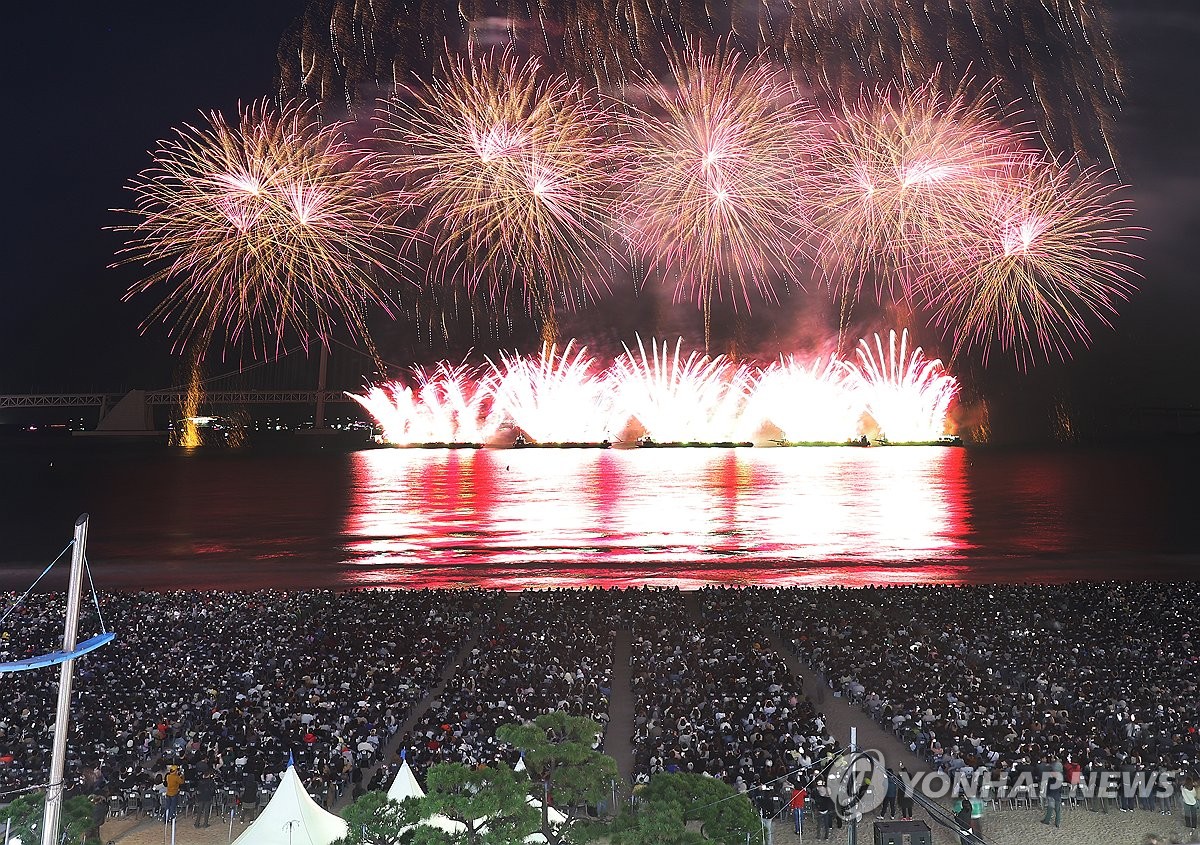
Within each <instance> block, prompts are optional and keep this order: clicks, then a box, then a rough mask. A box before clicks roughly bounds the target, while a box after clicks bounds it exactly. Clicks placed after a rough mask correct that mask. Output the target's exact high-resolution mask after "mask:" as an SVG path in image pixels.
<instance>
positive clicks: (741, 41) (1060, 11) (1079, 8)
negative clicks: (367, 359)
mask: <svg viewBox="0 0 1200 845" xmlns="http://www.w3.org/2000/svg"><path fill="white" fill-rule="evenodd" d="M1109 29H1110V27H1109V23H1108V21H1107V19H1106V14H1105V8H1104V4H1103V3H1102V2H1100V0H1042V2H1025V3H998V2H995V0H931V2H923V3H913V2H910V0H796V2H794V3H790V4H778V3H757V4H745V3H739V4H736V6H735V5H734V4H733V3H732V2H729V0H704V2H701V0H682V2H673V3H667V4H664V3H660V2H657V0H655V2H650V1H649V0H565V2H562V3H557V4H545V3H541V4H508V5H506V6H501V7H498V6H496V4H494V3H493V2H491V0H462V2H460V3H456V4H454V5H453V6H450V5H449V4H447V3H446V2H445V0H406V2H403V3H401V2H398V0H374V1H373V2H371V3H362V2H358V0H331V2H325V3H310V4H308V7H307V9H306V11H305V13H304V15H303V16H302V18H301V19H300V20H299V21H297V23H296V25H295V27H293V29H292V30H291V31H290V32H288V33H287V35H285V37H284V38H283V40H282V42H281V44H280V50H279V56H280V80H281V88H282V90H283V92H284V94H285V96H295V95H300V94H303V95H305V96H310V97H314V98H319V99H321V100H323V101H329V102H333V103H335V104H337V105H338V107H339V108H341V107H343V106H349V107H350V109H351V111H352V112H353V111H354V110H355V108H357V107H359V106H360V105H362V103H361V99H362V95H363V94H366V93H370V92H374V91H375V90H376V89H377V86H378V84H380V82H384V83H389V82H391V81H392V80H399V79H405V78H408V77H409V76H410V75H411V74H412V73H414V72H415V73H418V74H421V75H425V74H427V73H428V71H429V70H430V69H431V65H432V64H433V63H434V62H436V59H437V55H438V52H439V50H440V49H441V45H442V44H443V40H444V39H448V40H449V41H450V43H452V44H453V45H455V47H456V48H457V49H465V47H466V46H468V45H469V44H472V43H473V44H476V45H479V44H495V43H497V42H502V43H510V44H513V45H514V46H516V47H517V48H518V49H520V51H521V52H522V53H529V54H532V55H537V56H540V57H541V58H542V60H543V61H544V62H546V64H547V65H548V66H549V67H550V68H551V69H552V70H554V71H555V72H563V73H566V74H568V75H569V76H570V77H571V78H573V79H580V80H587V81H588V83H589V84H594V85H596V86H599V87H602V88H605V89H606V90H612V91H615V90H619V89H621V88H624V87H625V86H626V85H627V84H628V83H629V82H630V81H631V80H632V79H633V77H634V76H636V71H635V69H637V68H650V69H651V70H652V71H653V72H655V73H657V74H660V75H661V74H662V73H664V72H665V70H666V64H667V58H668V56H669V55H670V54H671V52H672V51H674V50H678V49H679V48H680V47H681V46H682V45H685V44H686V45H690V46H691V47H693V48H694V47H696V46H697V45H702V46H704V47H705V48H706V49H708V48H711V47H712V46H714V45H715V44H716V43H717V42H718V41H719V40H721V39H723V38H733V39H734V40H735V41H736V42H737V44H738V45H739V46H740V48H741V49H743V50H744V51H745V52H747V53H750V54H759V53H762V54H764V55H767V56H769V57H770V58H771V59H772V60H773V61H775V62H777V63H779V64H782V65H784V66H786V67H787V68H788V70H789V72H790V73H791V75H792V77H793V78H794V79H795V80H796V81H797V83H799V84H800V85H802V86H803V87H804V88H805V89H806V90H809V91H812V92H814V96H816V97H822V96H823V97H825V98H827V99H828V100H829V101H832V102H836V101H837V100H838V99H839V98H841V97H844V96H847V95H851V96H852V95H853V93H854V92H855V91H857V89H858V88H859V87H860V86H861V85H862V84H864V83H866V84H868V85H879V86H887V85H900V86H903V87H908V86H910V85H911V84H912V83H913V81H914V80H924V79H929V78H930V77H931V76H933V75H934V73H935V71H936V70H937V69H938V68H939V67H941V68H943V70H944V73H943V78H944V79H945V80H946V83H947V88H946V90H947V91H949V90H952V89H953V87H954V86H955V85H956V84H957V82H958V80H961V79H963V78H964V77H967V76H972V75H973V76H976V77H978V78H984V79H987V78H996V79H998V80H1000V84H1001V91H1002V93H1003V98H1004V100H1005V101H1006V102H1012V101H1015V100H1018V99H1019V100H1022V101H1023V103H1024V106H1023V108H1024V110H1025V111H1027V112H1028V113H1029V114H1030V115H1031V117H1032V118H1033V119H1034V120H1035V121H1036V123H1037V124H1038V128H1039V131H1040V133H1041V134H1042V135H1043V136H1045V138H1046V139H1047V141H1048V143H1049V144H1050V147H1051V148H1052V149H1053V150H1055V151H1056V152H1058V153H1067V154H1075V153H1082V154H1085V155H1086V156H1087V157H1089V158H1090V159H1091V160H1094V161H1115V154H1114V152H1113V150H1112V148H1111V142H1110V138H1111V136H1112V123H1113V116H1114V114H1115V112H1116V111H1117V110H1118V108H1119V100H1120V98H1121V96H1122V90H1121V89H1122V81H1121V76H1120V68H1119V65H1118V63H1117V61H1116V60H1115V58H1114V55H1113V49H1112V46H1111V43H1110V39H1109V34H1108V33H1109ZM371 96H373V93H371ZM366 106H367V107H366V109H365V111H369V103H368V104H366Z"/></svg>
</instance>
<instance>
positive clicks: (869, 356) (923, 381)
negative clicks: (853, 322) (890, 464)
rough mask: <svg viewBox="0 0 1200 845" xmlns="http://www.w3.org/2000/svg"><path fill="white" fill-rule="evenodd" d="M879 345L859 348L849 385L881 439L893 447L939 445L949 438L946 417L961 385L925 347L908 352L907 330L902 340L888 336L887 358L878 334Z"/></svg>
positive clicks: (862, 342)
mask: <svg viewBox="0 0 1200 845" xmlns="http://www.w3.org/2000/svg"><path fill="white" fill-rule="evenodd" d="M874 337H875V344H874V347H872V345H871V343H870V342H869V341H868V340H867V339H866V338H863V339H862V340H860V341H859V342H858V350H857V352H858V361H857V362H856V363H851V364H848V365H847V366H848V368H849V379H850V382H851V384H852V385H853V386H854V389H855V391H856V393H857V394H858V395H859V397H860V398H861V401H862V404H863V407H864V409H865V410H866V413H867V414H869V415H870V416H871V418H872V419H873V420H875V423H876V425H878V426H879V431H880V434H881V435H882V436H883V437H886V438H887V439H888V440H889V441H890V442H893V443H919V442H924V441H930V440H936V439H937V438H938V437H940V436H941V435H942V434H945V433H946V412H947V411H948V410H949V408H950V403H951V401H953V399H954V397H955V396H956V395H957V394H958V381H957V380H956V379H955V378H954V377H953V376H951V375H948V374H947V373H946V372H945V370H944V369H943V367H942V362H941V361H940V360H938V359H928V358H926V357H925V353H924V351H923V350H922V349H921V347H919V346H918V347H916V348H914V349H911V350H910V349H909V345H908V329H904V331H903V332H902V333H901V334H900V336H899V341H900V342H899V344H898V345H897V343H896V341H897V336H896V330H895V329H892V330H891V331H889V332H888V345H887V350H886V352H885V350H884V346H883V340H882V338H880V336H879V335H878V334H876V335H875V336H874Z"/></svg>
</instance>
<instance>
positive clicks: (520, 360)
mask: <svg viewBox="0 0 1200 845" xmlns="http://www.w3.org/2000/svg"><path fill="white" fill-rule="evenodd" d="M574 345H575V341H573V340H572V341H569V342H568V343H567V345H566V346H564V347H563V348H562V351H561V352H560V351H559V350H558V348H557V347H556V346H554V345H552V344H546V345H544V346H543V347H542V353H541V355H539V356H538V357H536V358H526V357H521V356H519V355H501V357H500V362H499V363H495V362H492V361H489V362H488V363H489V364H490V367H491V372H490V373H489V375H488V390H489V391H490V392H491V394H492V396H493V397H494V398H493V403H494V404H493V410H494V412H495V413H497V414H499V415H502V416H503V417H504V418H506V419H508V420H509V421H510V422H511V423H512V424H513V425H515V426H516V427H517V428H519V429H521V431H523V432H524V433H525V434H526V435H528V436H529V437H530V438H531V439H532V440H533V441H534V442H536V443H564V442H573V441H586V442H592V443H598V442H600V441H601V440H606V439H608V438H609V437H611V436H612V435H611V431H610V430H611V427H612V402H611V391H609V390H608V389H607V388H606V386H605V383H604V380H603V379H602V378H601V377H600V376H599V374H598V372H597V371H598V367H597V366H596V362H595V359H594V358H592V357H591V356H590V355H588V354H587V347H584V346H581V347H579V348H578V349H576V350H574V351H572V350H573V347H574Z"/></svg>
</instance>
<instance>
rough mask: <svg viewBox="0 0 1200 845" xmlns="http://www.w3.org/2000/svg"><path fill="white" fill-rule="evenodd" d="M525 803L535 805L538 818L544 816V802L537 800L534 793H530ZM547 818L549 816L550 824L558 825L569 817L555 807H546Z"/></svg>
mask: <svg viewBox="0 0 1200 845" xmlns="http://www.w3.org/2000/svg"><path fill="white" fill-rule="evenodd" d="M525 803H526V804H528V805H529V806H530V807H533V809H535V810H537V811H538V818H541V817H542V802H541V801H539V800H537V799H536V798H534V797H533V796H532V795H530V796H529V797H528V798H526V799H525ZM546 818H548V819H549V820H550V824H552V825H555V826H556V827H557V826H558V825H560V824H563V823H564V822H565V821H566V820H567V817H566V816H565V815H563V814H562V813H561V812H559V811H558V810H556V809H554V808H553V807H547V808H546Z"/></svg>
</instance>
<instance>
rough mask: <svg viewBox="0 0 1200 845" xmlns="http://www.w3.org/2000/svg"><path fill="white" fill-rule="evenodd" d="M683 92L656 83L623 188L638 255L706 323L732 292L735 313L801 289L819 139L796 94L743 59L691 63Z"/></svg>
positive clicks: (689, 57) (682, 66) (680, 85)
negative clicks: (781, 290)
mask: <svg viewBox="0 0 1200 845" xmlns="http://www.w3.org/2000/svg"><path fill="white" fill-rule="evenodd" d="M671 70H672V74H673V79H672V82H671V84H661V83H658V82H656V81H654V80H650V79H647V80H644V84H645V87H646V90H647V93H648V103H646V104H645V105H642V106H637V107H634V108H632V109H631V111H630V116H629V124H630V126H629V133H628V135H629V137H628V140H627V142H626V147H627V157H626V161H625V164H624V165H623V167H622V170H621V174H620V179H621V183H622V185H623V186H624V195H625V196H624V206H625V207H624V210H623V211H622V212H621V215H620V216H621V217H623V218H624V219H625V220H626V221H627V222H626V226H627V231H628V238H629V242H630V248H631V251H632V252H633V253H634V254H635V255H636V256H639V257H641V258H642V259H644V260H645V261H646V263H647V265H648V267H649V268H650V269H653V270H658V271H659V272H660V273H661V274H662V275H663V277H664V279H665V280H668V281H669V282H671V283H673V284H674V285H675V296H676V298H677V299H681V298H685V297H686V298H690V299H692V300H694V301H695V302H697V304H698V305H699V306H700V307H701V309H702V310H703V311H704V314H705V334H706V337H705V343H706V346H707V342H708V336H707V335H708V326H709V319H708V318H709V316H710V314H711V308H712V297H713V294H714V292H715V293H716V294H717V295H718V296H720V295H721V289H720V284H721V282H722V280H727V282H728V284H729V288H730V294H731V298H732V301H733V303H734V306H735V307H736V306H737V303H738V301H741V302H743V303H745V305H746V307H747V308H749V307H750V303H751V294H752V293H753V294H754V295H755V296H756V297H758V298H761V299H765V300H768V301H772V300H774V299H775V297H776V293H775V287H774V284H775V281H776V280H781V279H782V280H787V279H796V278H797V277H798V276H799V270H798V268H799V265H800V264H801V263H802V261H803V260H804V258H805V253H807V252H808V250H807V245H806V244H805V242H804V239H803V237H802V233H803V232H804V231H805V229H804V227H803V219H804V216H805V214H806V212H807V209H806V208H805V207H804V206H803V205H802V199H803V198H804V197H805V196H806V195H807V192H808V191H807V189H808V179H807V176H808V174H809V173H811V167H810V166H809V165H810V162H811V159H812V157H813V155H814V153H815V148H816V146H817V139H818V135H817V133H816V132H815V131H814V130H815V123H814V121H813V120H811V119H810V111H809V109H808V107H807V105H806V104H805V103H803V102H802V101H801V100H799V99H798V98H797V96H796V94H795V91H794V89H793V88H792V86H791V83H790V82H789V81H788V80H787V78H786V77H785V76H783V75H782V74H781V73H780V72H779V71H777V70H774V69H772V68H771V67H770V66H769V65H768V64H767V63H765V62H761V61H749V62H747V61H744V60H743V59H742V58H740V56H739V55H738V54H737V53H736V51H732V50H725V51H722V52H720V53H717V54H714V55H703V54H698V53H689V54H686V55H685V56H684V57H683V58H681V59H678V60H676V61H674V62H673V63H672V65H671Z"/></svg>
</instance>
